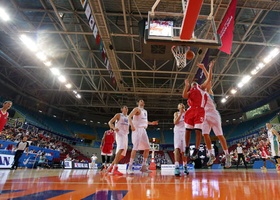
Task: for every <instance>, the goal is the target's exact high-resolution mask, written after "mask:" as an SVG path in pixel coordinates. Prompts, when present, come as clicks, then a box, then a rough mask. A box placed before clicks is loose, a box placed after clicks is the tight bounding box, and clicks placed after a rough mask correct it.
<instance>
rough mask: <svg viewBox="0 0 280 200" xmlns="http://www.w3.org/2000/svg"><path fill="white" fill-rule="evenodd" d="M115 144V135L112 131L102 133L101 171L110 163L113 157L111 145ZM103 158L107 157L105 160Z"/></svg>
mask: <svg viewBox="0 0 280 200" xmlns="http://www.w3.org/2000/svg"><path fill="white" fill-rule="evenodd" d="M114 142H115V133H114V130H113V129H110V130H107V131H105V132H104V135H103V138H102V141H101V145H100V148H101V158H102V163H103V165H102V167H101V171H102V170H103V169H106V168H107V167H106V164H109V163H110V160H111V157H112V155H113V144H114ZM105 156H107V159H106V160H105Z"/></svg>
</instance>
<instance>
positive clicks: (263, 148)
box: [259, 140, 278, 171]
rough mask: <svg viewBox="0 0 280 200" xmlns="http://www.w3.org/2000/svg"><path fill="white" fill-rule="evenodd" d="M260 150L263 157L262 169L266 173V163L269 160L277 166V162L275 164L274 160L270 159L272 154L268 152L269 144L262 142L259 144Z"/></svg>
mask: <svg viewBox="0 0 280 200" xmlns="http://www.w3.org/2000/svg"><path fill="white" fill-rule="evenodd" d="M259 148H260V151H261V157H262V159H263V167H261V169H262V170H264V171H266V161H267V160H269V161H270V162H272V163H273V164H274V165H275V166H276V162H274V160H271V159H270V154H269V152H268V143H267V142H266V141H263V140H261V141H260V142H259ZM276 170H278V169H277V168H276Z"/></svg>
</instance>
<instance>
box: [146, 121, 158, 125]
mask: <svg viewBox="0 0 280 200" xmlns="http://www.w3.org/2000/svg"><path fill="white" fill-rule="evenodd" d="M148 125H158V121H152V122H148Z"/></svg>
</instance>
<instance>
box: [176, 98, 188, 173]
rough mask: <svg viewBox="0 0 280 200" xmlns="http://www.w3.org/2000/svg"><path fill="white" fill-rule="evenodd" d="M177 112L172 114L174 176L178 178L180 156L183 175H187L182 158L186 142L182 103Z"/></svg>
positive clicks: (185, 159) (185, 164) (185, 163)
mask: <svg viewBox="0 0 280 200" xmlns="http://www.w3.org/2000/svg"><path fill="white" fill-rule="evenodd" d="M178 110H179V111H178V112H175V113H174V119H173V122H174V149H175V150H174V155H175V172H174V174H175V176H180V169H179V161H180V155H182V160H183V166H184V173H185V174H189V172H188V168H187V158H186V157H185V156H184V151H185V148H186V141H185V134H186V128H185V122H184V117H185V112H186V111H185V105H184V104H182V103H179V104H178Z"/></svg>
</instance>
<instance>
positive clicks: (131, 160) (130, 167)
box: [128, 158, 134, 169]
mask: <svg viewBox="0 0 280 200" xmlns="http://www.w3.org/2000/svg"><path fill="white" fill-rule="evenodd" d="M133 161H134V159H132V158H130V160H129V165H128V168H129V169H132V165H133Z"/></svg>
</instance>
